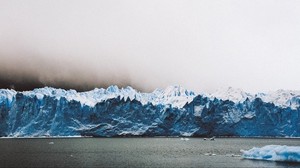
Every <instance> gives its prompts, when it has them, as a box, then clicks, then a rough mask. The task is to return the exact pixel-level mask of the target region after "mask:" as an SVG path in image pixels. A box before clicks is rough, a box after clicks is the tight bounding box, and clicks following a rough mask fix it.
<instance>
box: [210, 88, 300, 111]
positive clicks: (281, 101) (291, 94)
mask: <svg viewBox="0 0 300 168" xmlns="http://www.w3.org/2000/svg"><path fill="white" fill-rule="evenodd" d="M205 95H207V96H208V97H210V98H218V99H222V100H230V101H233V102H235V103H239V102H244V101H245V100H247V99H249V100H254V99H255V98H260V99H262V100H263V101H264V102H267V103H274V104H275V105H276V106H280V107H284V108H287V107H290V108H291V109H297V108H298V107H300V91H298V90H283V89H280V90H277V91H269V92H266V93H257V94H251V93H248V92H245V91H243V90H242V89H239V88H237V89H236V88H233V87H227V88H226V87H224V88H220V89H218V90H216V91H215V92H213V93H209V94H205Z"/></svg>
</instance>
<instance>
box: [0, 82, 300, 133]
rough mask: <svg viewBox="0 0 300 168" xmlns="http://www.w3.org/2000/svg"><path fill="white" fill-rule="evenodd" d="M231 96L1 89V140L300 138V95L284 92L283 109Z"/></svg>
mask: <svg viewBox="0 0 300 168" xmlns="http://www.w3.org/2000/svg"><path fill="white" fill-rule="evenodd" d="M231 93H232V95H230V96H229V95H227V97H226V95H225V98H226V99H218V98H214V97H211V96H207V95H199V94H198V95H197V94H195V93H194V92H192V91H189V90H186V89H184V88H182V87H180V86H170V87H168V88H166V89H157V90H155V91H154V92H152V93H140V92H138V91H136V90H134V89H133V88H131V87H126V88H118V87H117V86H110V87H108V88H107V89H94V90H92V91H88V92H76V91H75V90H63V89H55V88H49V87H45V88H40V89H34V90H33V91H26V92H16V91H14V90H7V89H0V136H1V137H7V136H9V137H28V136H29V137H41V136H45V137H48V136H101V137H103V136H104V137H112V136H184V137H189V136H205V137H207V136H209V137H212V136H279V137H286V136H287V137H299V136H300V109H299V107H297V106H296V104H298V103H299V101H298V97H297V94H294V96H295V97H293V98H290V97H289V96H291V95H292V94H288V96H286V95H285V94H283V95H285V98H287V99H288V100H289V99H293V100H294V101H293V104H291V106H288V107H283V106H281V105H276V104H274V103H270V102H265V101H263V100H262V99H261V98H258V97H251V96H250V98H249V94H244V93H243V92H242V91H241V90H238V91H234V89H232V88H230V89H229V91H228V92H225V93H222V94H231ZM233 93H234V94H233ZM280 93H282V92H280ZM222 94H221V92H219V96H220V95H221V96H222ZM239 94H242V96H238V95H239ZM280 95H282V94H279V96H280ZM234 98H236V99H234ZM241 98H242V99H241ZM285 98H283V99H281V98H280V97H279V98H278V100H286V99H285ZM231 99H233V100H235V101H231ZM237 100H243V101H237ZM262 128H263V129H262Z"/></svg>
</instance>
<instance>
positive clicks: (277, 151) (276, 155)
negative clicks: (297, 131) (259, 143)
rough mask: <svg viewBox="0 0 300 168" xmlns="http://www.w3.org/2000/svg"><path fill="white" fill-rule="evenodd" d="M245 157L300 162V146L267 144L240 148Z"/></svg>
mask: <svg viewBox="0 0 300 168" xmlns="http://www.w3.org/2000/svg"><path fill="white" fill-rule="evenodd" d="M241 152H242V153H243V155H242V157H243V158H245V159H257V160H270V161H284V162H300V146H285V145H284V146H281V145H267V146H264V147H261V148H257V147H254V148H252V149H250V150H241Z"/></svg>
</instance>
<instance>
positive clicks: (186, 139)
mask: <svg viewBox="0 0 300 168" xmlns="http://www.w3.org/2000/svg"><path fill="white" fill-rule="evenodd" d="M180 140H182V141H188V140H190V139H189V138H180Z"/></svg>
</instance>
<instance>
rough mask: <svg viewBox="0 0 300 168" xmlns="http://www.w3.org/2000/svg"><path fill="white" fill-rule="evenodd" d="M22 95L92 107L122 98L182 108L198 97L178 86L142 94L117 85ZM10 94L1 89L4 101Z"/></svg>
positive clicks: (11, 92) (41, 91) (48, 89)
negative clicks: (64, 100)
mask: <svg viewBox="0 0 300 168" xmlns="http://www.w3.org/2000/svg"><path fill="white" fill-rule="evenodd" d="M21 93H23V94H24V95H27V96H30V97H34V96H36V97H37V98H38V99H43V97H44V96H50V97H55V98H57V99H60V98H61V97H64V98H66V99H67V100H69V101H71V100H75V101H78V102H80V103H82V104H84V105H88V106H92V107H93V106H95V104H97V103H98V102H103V101H105V100H108V99H111V98H117V97H120V98H121V99H124V100H127V99H130V100H133V99H136V100H138V101H140V102H141V103H142V104H147V103H152V104H153V105H158V104H161V105H171V106H172V107H176V108H182V107H183V106H184V105H185V104H186V103H189V102H191V101H192V100H193V98H194V97H195V96H196V94H195V93H194V92H192V91H189V90H187V89H184V88H183V87H181V86H178V85H175V86H169V87H167V88H166V89H156V90H154V91H153V92H152V93H141V92H138V91H136V90H135V89H133V88H132V87H130V86H127V87H126V88H118V86H115V85H112V86H109V87H108V88H107V89H103V88H101V89H99V88H95V89H94V90H91V91H86V92H77V91H76V90H64V89H56V88H52V87H44V88H38V89H34V90H32V91H24V92H21ZM8 94H9V95H11V96H10V97H13V96H14V95H15V94H16V91H10V92H9V90H5V89H1V92H0V96H2V97H3V99H4V98H5V97H8ZM0 98H1V97H0ZM0 100H1V99H0Z"/></svg>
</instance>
